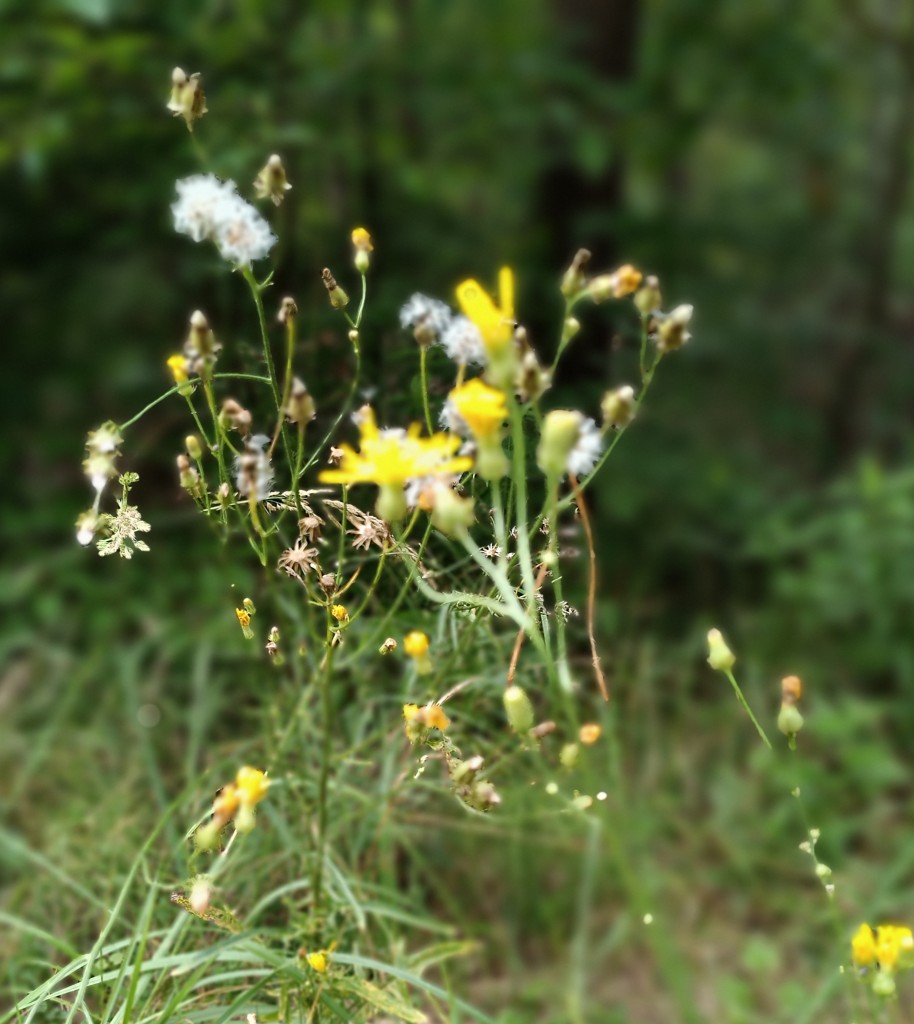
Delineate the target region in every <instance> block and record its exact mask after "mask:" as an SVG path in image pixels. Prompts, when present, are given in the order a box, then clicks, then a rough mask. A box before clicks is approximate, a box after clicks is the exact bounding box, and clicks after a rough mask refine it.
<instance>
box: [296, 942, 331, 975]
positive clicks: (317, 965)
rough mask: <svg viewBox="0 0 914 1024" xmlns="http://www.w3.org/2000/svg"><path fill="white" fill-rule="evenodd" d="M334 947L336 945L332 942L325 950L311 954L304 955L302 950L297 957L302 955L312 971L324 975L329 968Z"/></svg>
mask: <svg viewBox="0 0 914 1024" xmlns="http://www.w3.org/2000/svg"><path fill="white" fill-rule="evenodd" d="M336 946H337V943H336V942H335V941H334V942H331V943H330V945H329V946H328V947H327V948H326V949H319V950H316V951H315V952H313V953H305V951H304V950H301V951H300V952H299V955H301V954H303V953H304V957H305V960H306V961H307V963H308V966H309V967H310V968H311V970H312V971H317V973H318V974H326V973H327V968H328V967H329V966H330V954H331V953H332V952H333V951H334V950H335V949H336Z"/></svg>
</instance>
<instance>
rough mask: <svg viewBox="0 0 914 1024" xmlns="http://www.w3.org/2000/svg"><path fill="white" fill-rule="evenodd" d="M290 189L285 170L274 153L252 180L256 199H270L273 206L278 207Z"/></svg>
mask: <svg viewBox="0 0 914 1024" xmlns="http://www.w3.org/2000/svg"><path fill="white" fill-rule="evenodd" d="M291 187H292V186H291V185H290V184H289V182H288V180H287V178H286V169H285V167H283V165H282V157H281V156H280V155H279V154H278V153H274V154H273V155H272V156H271V157H270V159H269V160H267V162H266V163H265V164H264V165H263V167H262V168H261V169H260V172H259V173H258V175H257V177H256V178H255V179H254V191H255V193H256V194H257V198H258V199H271V200H272V201H273V205H274V206H279V204H280V203H281V202H282V201H283V199H284V198H285V195H286V192H288V191H289V189H290V188H291Z"/></svg>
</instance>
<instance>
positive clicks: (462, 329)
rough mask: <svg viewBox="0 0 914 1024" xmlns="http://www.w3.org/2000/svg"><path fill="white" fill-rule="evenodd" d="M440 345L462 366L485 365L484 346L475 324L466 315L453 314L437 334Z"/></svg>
mask: <svg viewBox="0 0 914 1024" xmlns="http://www.w3.org/2000/svg"><path fill="white" fill-rule="evenodd" d="M439 341H440V342H441V347H442V348H443V349H444V351H445V352H447V354H448V355H449V356H450V358H451V359H453V360H454V362H455V363H460V364H461V365H463V366H471V365H476V366H485V365H486V347H485V343H484V342H483V340H482V334H480V332H479V328H478V327H477V326H476V324H474V323H473V321H472V320H470V318H469V317H466V316H455V317H452V318H451V321H450V323H449V324H448V325H447V327H446V328H445V330H444V332H443V333H442V334H440V335H439Z"/></svg>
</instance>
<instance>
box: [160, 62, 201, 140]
mask: <svg viewBox="0 0 914 1024" xmlns="http://www.w3.org/2000/svg"><path fill="white" fill-rule="evenodd" d="M166 108H167V109H168V110H170V111H171V112H172V114H173V115H174V116H175V117H183V118H184V123H185V124H186V125H187V130H188V131H189V132H192V131H193V130H194V121H196V120H198V119H199V118H201V117H203V115H204V114H205V113H206V96H205V94H204V92H203V79H202V78H201V76H200V73H199V72H195V73H194V74H192V75H187V74H186V73H185V72H184V71H183V70H182V69H181V68H175V69H174V71H172V73H171V95H170V96H169V97H168V103H167V104H166Z"/></svg>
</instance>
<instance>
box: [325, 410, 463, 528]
mask: <svg viewBox="0 0 914 1024" xmlns="http://www.w3.org/2000/svg"><path fill="white" fill-rule="evenodd" d="M359 433H360V440H359V451H355V450H354V449H353V448H351V447H349V445H342V446H341V452H342V455H341V457H340V462H339V466H338V467H337V468H335V469H325V470H324V471H323V472H322V473H321V474H320V477H319V479H320V481H321V483H339V484H356V483H376V484H378V486H379V488H380V492H379V495H378V505H377V512H378V515H379V516H380V517H381V519H384V520H385V521H386V522H395V521H396V520H398V519H402V517H403V515H404V514H405V512H406V498H405V496H404V494H403V487H404V485H405V484H406V482H407V481H408V480H410V479H412V478H413V477H432V476H441V475H446V474H452V473H460V472H463V471H464V470H466V469H469V468H470V467H471V466H472V464H473V462H472V459H470V458H468V457H466V456H456V455H455V452H456V450H457V448H459V447H460V439H459V438H456V437H449V436H448V435H446V434H434V435H433V436H432V437H428V438H423V437H421V436H420V435H421V433H422V428H421V427H420V426H419V425H418V424H413V425H412V426H411V427H410V428H409V430H407V431H402V430H379V429H378V426H377V424H376V422H375V418H374V413H373V412H372V410H371V409H370V408H369V407H367V406H366V407H365V409H364V410H362V411H361V413H360V415H359Z"/></svg>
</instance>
